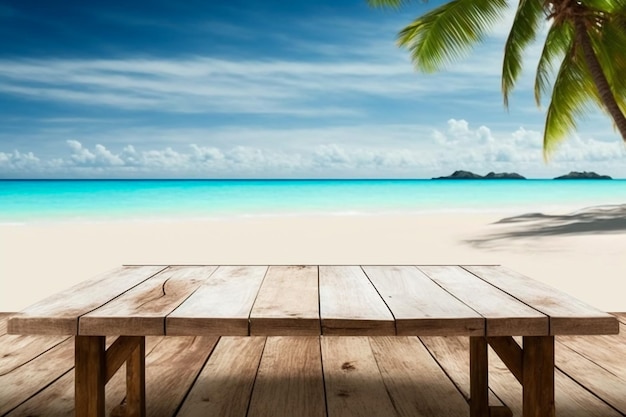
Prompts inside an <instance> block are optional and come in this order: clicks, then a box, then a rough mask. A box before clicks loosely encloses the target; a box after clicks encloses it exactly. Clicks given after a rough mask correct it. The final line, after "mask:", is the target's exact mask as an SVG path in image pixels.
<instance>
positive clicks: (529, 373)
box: [522, 336, 556, 417]
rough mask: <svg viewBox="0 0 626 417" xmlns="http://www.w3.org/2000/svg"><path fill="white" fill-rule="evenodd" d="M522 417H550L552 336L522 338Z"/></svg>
mask: <svg viewBox="0 0 626 417" xmlns="http://www.w3.org/2000/svg"><path fill="white" fill-rule="evenodd" d="M523 346H524V350H523V356H524V358H523V360H522V367H523V372H522V380H523V387H522V392H523V400H522V404H523V412H522V415H523V417H554V416H555V414H556V410H555V406H554V337H553V336H524V343H523Z"/></svg>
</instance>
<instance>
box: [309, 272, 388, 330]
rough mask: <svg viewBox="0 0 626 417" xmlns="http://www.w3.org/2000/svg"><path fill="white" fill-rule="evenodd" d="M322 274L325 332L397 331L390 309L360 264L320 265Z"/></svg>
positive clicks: (322, 314) (322, 309)
mask: <svg viewBox="0 0 626 417" xmlns="http://www.w3.org/2000/svg"><path fill="white" fill-rule="evenodd" d="M319 274H320V275H319V280H320V283H319V285H320V315H321V318H322V333H323V334H325V335H382V336H392V335H395V334H396V329H395V322H394V318H393V316H392V314H391V312H390V311H389V308H387V305H386V304H385V302H384V301H383V299H382V298H381V297H380V295H379V294H378V292H376V289H375V288H374V286H373V285H372V284H371V282H370V281H369V280H368V279H367V276H366V275H365V273H364V272H363V271H362V270H361V268H360V267H358V266H320V267H319Z"/></svg>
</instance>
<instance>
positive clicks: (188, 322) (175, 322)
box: [165, 266, 267, 336]
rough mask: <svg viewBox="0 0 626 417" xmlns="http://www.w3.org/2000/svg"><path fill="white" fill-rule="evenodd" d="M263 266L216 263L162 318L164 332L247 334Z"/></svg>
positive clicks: (219, 334) (263, 272) (265, 268)
mask: <svg viewBox="0 0 626 417" xmlns="http://www.w3.org/2000/svg"><path fill="white" fill-rule="evenodd" d="M266 271H267V267H266V266H220V267H219V268H218V269H217V271H215V272H214V273H213V275H211V277H210V278H209V279H208V280H207V281H206V282H205V283H204V284H203V285H202V286H200V288H198V289H197V290H196V292H194V293H193V294H192V295H191V296H190V297H189V298H187V300H186V301H185V302H184V303H182V304H181V305H180V306H179V307H178V308H177V309H176V310H174V311H173V312H172V313H171V314H170V315H168V317H167V319H166V330H165V331H166V334H168V335H190V336H197V335H216V336H246V335H249V328H248V320H249V317H250V312H251V310H252V305H253V303H254V300H255V298H256V296H257V293H258V291H259V288H260V286H261V283H262V282H263V278H264V276H265V273H266Z"/></svg>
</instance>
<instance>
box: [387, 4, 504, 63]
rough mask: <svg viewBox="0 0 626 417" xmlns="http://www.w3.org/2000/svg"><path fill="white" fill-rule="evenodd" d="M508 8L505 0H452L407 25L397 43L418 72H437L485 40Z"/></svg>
mask: <svg viewBox="0 0 626 417" xmlns="http://www.w3.org/2000/svg"><path fill="white" fill-rule="evenodd" d="M508 7H509V6H508V3H507V1H506V0H452V1H450V2H449V3H446V4H444V5H442V6H440V7H438V8H436V9H434V10H432V11H430V12H429V13H426V14H425V15H423V16H422V17H420V18H418V19H416V20H415V21H413V22H412V23H411V24H410V25H408V26H407V27H406V28H404V29H403V30H402V31H401V32H400V34H399V36H398V43H399V44H400V46H403V47H406V48H408V49H409V50H410V51H411V57H412V59H413V63H414V64H415V67H416V68H417V69H418V70H419V71H422V72H436V71H438V70H440V69H442V68H444V67H445V66H446V65H448V64H450V63H451V62H453V61H456V60H457V59H459V58H461V57H464V56H465V55H466V54H467V52H469V50H470V49H471V47H472V46H473V45H474V44H475V43H477V42H479V41H481V40H483V39H484V37H485V34H486V32H487V30H488V29H489V28H490V27H491V26H492V25H493V24H494V23H495V22H496V21H497V20H499V19H500V18H502V17H503V14H504V11H505V10H506V9H507V8H508Z"/></svg>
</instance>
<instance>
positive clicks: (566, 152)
mask: <svg viewBox="0 0 626 417" xmlns="http://www.w3.org/2000/svg"><path fill="white" fill-rule="evenodd" d="M154 134H155V132H154V131H152V130H146V131H144V132H140V131H137V130H134V129H131V131H130V133H127V134H123V133H120V132H117V131H116V132H112V133H111V132H110V135H111V137H115V138H116V140H117V143H118V144H117V145H116V146H113V145H109V142H110V141H108V140H106V138H104V137H101V138H98V140H97V142H96V143H93V142H92V144H91V145H88V146H87V145H85V144H84V143H82V142H81V141H78V140H74V139H72V140H66V141H65V142H66V145H67V147H66V148H65V149H66V151H65V153H63V154H60V155H59V154H55V155H49V156H48V155H47V156H45V157H43V156H42V155H37V156H35V155H34V154H33V153H32V152H27V151H24V150H21V149H20V150H14V151H12V152H0V176H2V177H33V176H41V175H43V176H47V177H86V178H90V177H113V178H115V177H125V178H133V177H139V178H143V177H166V178H167V177H190V178H196V177H204V178H242V177H245V178H258V177H265V178H281V177H287V178H294V177H297V178H307V177H313V178H315V177H321V178H326V177H367V178H377V177H398V178H404V177H409V178H420V177H431V176H437V175H447V174H449V173H450V172H452V171H454V170H457V169H466V170H471V171H474V172H477V173H481V174H485V173H487V172H489V171H498V172H502V171H516V172H519V173H521V174H522V175H525V176H529V177H545V176H556V175H560V174H562V173H563V172H568V171H570V170H583V169H584V170H595V171H598V172H601V173H606V174H609V175H613V176H617V177H626V164H625V163H624V162H625V161H626V151H625V150H624V146H623V145H622V143H621V142H619V141H614V142H608V141H600V140H597V139H595V138H592V137H587V136H575V137H573V138H572V139H571V140H570V141H569V142H565V143H563V145H562V146H561V147H560V148H559V149H558V150H557V151H556V152H555V153H554V157H553V161H552V162H551V163H550V164H549V165H545V164H544V161H543V153H542V147H541V132H538V131H535V130H532V129H528V128H525V127H520V128H518V129H516V130H513V131H507V130H502V129H501V128H500V129H492V128H490V127H488V126H485V125H477V126H473V125H472V123H470V122H468V121H467V120H465V119H450V120H449V121H448V122H447V124H442V125H441V128H440V129H436V130H435V131H434V132H431V133H430V134H429V133H428V128H427V127H424V126H422V127H420V126H406V125H386V126H384V125H379V126H344V127H340V126H339V127H338V126H336V127H333V128H312V129H309V130H306V129H302V128H301V129H285V130H282V131H281V130H280V129H264V128H262V127H256V128H249V130H246V129H243V128H238V129H234V130H230V129H225V130H220V129H207V130H185V129H183V130H181V131H176V130H169V131H167V130H166V131H162V132H161V134H164V135H165V137H166V138H169V139H167V140H164V141H162V142H161V143H163V144H164V145H163V146H159V145H157V143H159V142H148V141H143V140H139V139H140V138H141V136H142V135H144V136H146V137H149V138H153V136H154ZM222 134H223V135H225V138H222V140H214V138H220V135H222ZM175 137H184V138H185V139H186V140H184V141H183V140H178V141H172V140H171V138H175ZM120 138H121V139H130V138H133V139H134V141H133V144H119V140H120ZM207 138H210V139H207ZM258 138H264V140H263V141H258V140H256V141H255V140H254V139H258ZM129 142H130V141H129ZM129 142H126V143H129ZM146 143H150V145H146ZM167 143H175V145H171V146H170V145H167ZM105 144H106V145H105Z"/></svg>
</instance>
